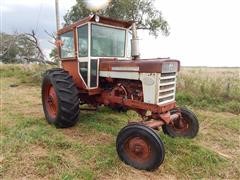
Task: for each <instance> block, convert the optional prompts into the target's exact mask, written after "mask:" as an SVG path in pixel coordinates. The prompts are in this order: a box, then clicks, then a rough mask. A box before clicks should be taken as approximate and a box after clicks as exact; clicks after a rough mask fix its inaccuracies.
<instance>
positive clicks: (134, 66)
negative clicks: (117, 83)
mask: <svg viewBox="0 0 240 180" xmlns="http://www.w3.org/2000/svg"><path fill="white" fill-rule="evenodd" d="M99 66H100V71H118V72H119V71H120V72H121V71H122V72H140V73H170V72H177V71H179V70H180V61H179V60H175V59H169V58H157V59H138V60H117V59H100V64H99Z"/></svg>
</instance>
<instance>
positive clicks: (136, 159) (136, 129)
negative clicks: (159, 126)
mask: <svg viewBox="0 0 240 180" xmlns="http://www.w3.org/2000/svg"><path fill="white" fill-rule="evenodd" d="M116 147H117V153H118V156H119V158H120V159H121V160H122V161H123V162H125V163H126V164H128V165H130V166H133V167H134V168H136V169H142V170H148V171H152V170H155V169H156V168H158V167H159V166H160V165H161V164H162V162H163V160H164V156H165V150H164V145H163V143H162V141H161V139H160V137H159V136H158V135H157V134H156V133H155V132H154V131H153V130H152V129H151V128H149V127H146V126H144V125H140V124H131V125H128V126H126V127H124V128H123V129H122V130H121V131H120V132H119V134H118V137H117V142H116Z"/></svg>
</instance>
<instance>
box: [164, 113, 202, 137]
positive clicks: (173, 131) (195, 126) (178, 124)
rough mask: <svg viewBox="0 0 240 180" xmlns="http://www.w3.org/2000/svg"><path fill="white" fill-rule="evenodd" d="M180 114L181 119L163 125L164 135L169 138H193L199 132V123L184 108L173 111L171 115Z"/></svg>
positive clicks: (193, 115) (194, 116)
mask: <svg viewBox="0 0 240 180" xmlns="http://www.w3.org/2000/svg"><path fill="white" fill-rule="evenodd" d="M178 112H180V113H181V116H182V117H181V118H178V119H176V120H174V121H173V123H172V124H168V125H163V126H162V129H163V132H164V134H167V135H169V136H171V137H186V138H194V137H195V136H196V135H197V133H198V130H199V123H198V119H197V117H196V115H195V114H194V113H193V112H192V111H190V110H189V109H186V108H179V109H173V110H171V111H170V113H171V114H175V113H178Z"/></svg>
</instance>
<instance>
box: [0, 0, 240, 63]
mask: <svg viewBox="0 0 240 180" xmlns="http://www.w3.org/2000/svg"><path fill="white" fill-rule="evenodd" d="M75 3H76V2H75V0H59V4H60V7H59V8H60V15H61V18H62V17H63V15H64V14H66V12H67V10H69V9H70V8H71V6H72V5H74V4H75ZM54 5H55V0H0V16H1V17H0V20H1V24H0V31H1V32H6V33H14V32H19V33H20V32H31V30H35V32H36V33H37V35H38V37H39V39H40V45H41V47H42V49H43V50H44V52H45V54H48V53H49V52H50V51H51V48H53V45H52V44H50V43H49V41H51V38H50V37H49V36H48V35H47V34H46V33H45V32H44V31H45V30H47V31H48V32H50V33H52V32H55V31H56V23H55V8H54ZM155 6H156V8H157V9H158V10H160V11H161V12H162V14H163V17H164V18H165V19H166V20H167V21H168V23H169V25H170V28H171V29H170V32H171V33H170V35H169V36H167V37H164V36H162V35H160V36H159V37H158V38H154V37H153V36H149V34H148V32H142V31H141V32H139V36H140V39H141V41H140V49H141V57H142V58H154V57H170V58H174V59H179V60H180V61H181V64H182V65H184V66H238V67H240V19H239V18H240V11H239V7H240V1H239V0H181V1H179V0H155ZM61 23H63V19H61Z"/></svg>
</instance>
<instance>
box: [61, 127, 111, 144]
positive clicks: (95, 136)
mask: <svg viewBox="0 0 240 180" xmlns="http://www.w3.org/2000/svg"><path fill="white" fill-rule="evenodd" d="M62 132H63V134H64V135H65V136H67V139H69V140H78V141H80V142H81V143H82V144H86V145H89V146H95V145H99V144H108V143H109V142H111V141H113V136H111V135H110V134H106V133H103V132H96V131H94V130H92V131H90V132H81V131H80V129H78V128H77V127H73V128H69V129H64V130H62Z"/></svg>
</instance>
